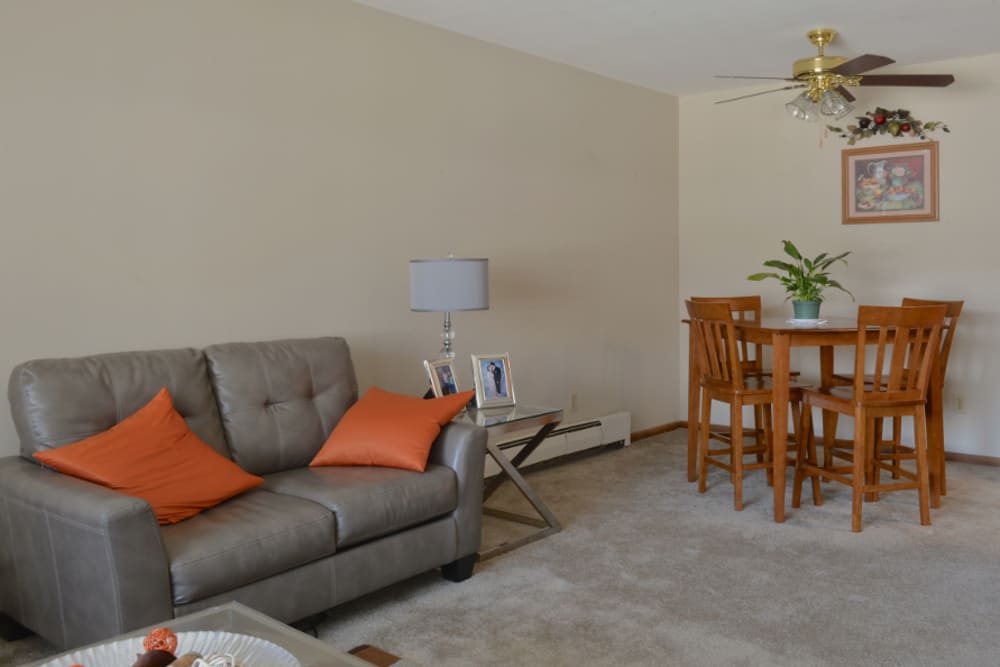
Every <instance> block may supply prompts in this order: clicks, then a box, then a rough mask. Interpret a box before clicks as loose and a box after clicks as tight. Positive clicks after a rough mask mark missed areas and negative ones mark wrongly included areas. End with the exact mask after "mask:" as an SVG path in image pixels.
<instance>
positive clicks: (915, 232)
mask: <svg viewBox="0 0 1000 667" xmlns="http://www.w3.org/2000/svg"><path fill="white" fill-rule="evenodd" d="M998 68H1000V55H992V56H988V57H982V58H974V59H962V60H954V61H949V62H941V63H933V64H931V65H924V66H921V67H916V68H911V71H923V72H952V73H954V74H955V76H956V78H957V82H956V83H955V84H953V85H952V86H951V87H949V88H945V89H919V88H917V89H914V88H903V89H898V90H892V89H890V88H881V89H876V88H869V89H862V90H861V92H860V93H859V94H858V102H857V104H858V109H859V110H861V111H863V110H865V109H872V108H874V107H875V106H878V105H880V106H884V107H887V108H898V107H903V108H906V109H909V110H910V111H911V112H912V113H913V114H914V115H915V116H916V117H917V118H920V119H921V120H925V121H926V120H942V121H945V122H947V123H948V124H949V125H950V126H951V127H952V129H953V132H952V133H951V134H944V135H942V134H940V133H937V134H936V135H935V134H932V135H930V136H931V137H932V138H935V139H939V140H940V174H941V179H940V183H941V221H940V222H931V223H908V224H876V225H842V224H841V223H840V216H841V210H840V195H841V184H840V180H841V179H840V169H841V167H840V153H841V149H842V148H843V147H844V146H845V142H846V140H843V139H839V138H837V137H836V136H832V135H831V136H830V137H828V138H826V139H825V141H824V145H823V147H822V148H821V147H820V146H819V140H820V136H821V134H820V133H821V130H820V128H819V127H817V126H816V125H811V124H805V123H801V122H797V121H795V120H793V119H791V118H790V117H788V116H787V115H786V114H785V111H784V109H783V105H784V103H785V102H787V101H788V100H789V99H791V98H792V97H793V94H792V92H783V93H775V94H773V95H767V96H762V97H758V98H752V99H748V100H744V101H741V102H734V103H731V104H725V105H718V106H716V105H713V104H712V103H713V102H714V101H715V100H718V99H723V98H725V97H729V96H731V95H729V94H719V93H716V94H711V95H699V96H692V97H684V98H682V99H681V150H680V165H681V176H680V192H681V204H680V211H681V212H680V246H681V248H682V250H683V252H682V253H681V259H680V271H681V277H680V296H681V297H682V299H681V302H680V305H679V310H678V313H680V309H682V308H683V298H684V297H687V296H690V295H695V294H699V295H712V294H745V293H755V292H758V291H759V293H761V294H763V296H764V299H765V306H766V309H767V310H768V311H769V312H770V313H772V314H789V316H790V305H788V304H784V303H782V301H783V299H784V293H783V291H782V289H781V287H780V285H778V284H777V283H776V282H770V283H750V282H747V281H746V280H745V278H746V276H747V275H748V274H750V273H753V272H755V271H757V270H758V269H759V267H760V262H762V261H763V260H765V259H771V258H774V257H779V256H780V255H781V252H782V251H781V245H780V242H781V240H782V239H784V238H788V239H792V240H793V241H794V242H795V243H796V244H798V245H799V246H800V248H802V249H804V250H805V251H807V252H808V253H809V254H818V253H819V252H822V251H841V250H851V251H852V255H851V257H850V258H849V259H850V266H849V267H848V268H843V267H842V268H838V269H837V273H836V276H837V277H838V278H840V279H841V281H842V282H843V283H844V284H845V285H846V286H847V287H848V288H849V289H850V290H851V291H852V292H854V294H855V295H856V296H857V297H858V302H859V303H871V304H895V303H898V301H899V298H900V297H902V296H917V297H927V298H963V299H965V302H966V305H965V312H964V314H963V316H962V321H961V325H960V326H959V330H958V334H957V337H956V342H955V347H954V349H953V352H952V360H951V362H950V366H949V369H948V382H947V387H946V392H945V399H946V401H947V408H946V409H947V413H946V429H947V432H946V443H947V447H948V449H949V450H954V451H961V452H968V453H973V454H984V455H990V456H1000V441H998V440H997V439H996V438H995V437H991V436H992V434H995V433H996V432H997V431H998V429H1000V412H998V411H997V409H996V406H997V397H996V393H995V384H996V383H995V378H996V377H997V375H998V373H1000V362H998V359H1000V356H998V355H997V354H996V352H995V340H996V332H997V331H998V330H1000V289H998V286H997V285H998V278H1000V261H998V244H1000V231H998V227H997V224H998V216H997V195H998V187H997V185H996V184H995V183H994V182H993V179H994V174H996V173H997V156H998V155H1000V132H998V131H997V130H996V128H995V127H993V124H994V120H993V119H995V118H996V117H997V116H998V115H1000V83H998V80H997V77H996V71H997V70H998ZM761 89H762V88H761V87H755V88H751V89H747V90H745V91H727V93H729V92H731V93H733V95H736V94H740V92H752V91H754V90H761ZM877 143H879V142H872V141H865V142H863V143H862V144H859V147H860V146H862V145H877ZM881 143H889V142H886V141H882V142H881ZM893 143H901V142H899V141H898V140H897V141H895V142H893ZM856 305H857V304H855V303H852V302H851V300H850V297H848V296H846V295H843V294H840V293H832V294H830V295H829V300H828V301H827V302H826V303H824V304H823V312H824V313H827V314H853V313H854V310H855V308H856ZM679 347H680V350H681V355H680V362H681V367H682V368H683V369H684V370H683V371H682V374H681V376H680V377H679V378H678V386H679V387H686V366H687V340H686V337H685V338H684V340H681V341H680V344H679ZM839 357H840V359H841V361H844V362H847V363H848V364H850V360H851V358H852V355H851V354H850V353H841V354H840V355H839ZM794 362H795V363H796V365H797V366H798V367H799V368H800V369H802V370H803V371H805V372H809V371H813V375H815V374H816V373H815V371H816V370H817V369H818V361H817V356H816V355H815V353H813V352H806V353H803V354H800V355H798V359H797V360H794ZM682 394H683V392H682ZM959 396H961V397H963V398H964V400H965V403H966V408H965V411H964V413H962V414H959V413H957V412H956V411H955V407H956V399H957V397H959ZM685 399H686V395H682V396H681V412H683V411H684V410H685V409H686V406H685ZM716 416H717V418H718V419H719V420H720V421H725V419H726V418H725V416H724V415H722V414H718V415H716Z"/></svg>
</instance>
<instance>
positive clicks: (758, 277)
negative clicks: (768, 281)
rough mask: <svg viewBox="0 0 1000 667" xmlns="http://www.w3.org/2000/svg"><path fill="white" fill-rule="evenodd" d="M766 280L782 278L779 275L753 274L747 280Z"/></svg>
mask: <svg viewBox="0 0 1000 667" xmlns="http://www.w3.org/2000/svg"><path fill="white" fill-rule="evenodd" d="M764 278H777V279H778V280H781V276H779V275H778V274H777V273H751V274H750V275H749V276H747V280H763V279H764Z"/></svg>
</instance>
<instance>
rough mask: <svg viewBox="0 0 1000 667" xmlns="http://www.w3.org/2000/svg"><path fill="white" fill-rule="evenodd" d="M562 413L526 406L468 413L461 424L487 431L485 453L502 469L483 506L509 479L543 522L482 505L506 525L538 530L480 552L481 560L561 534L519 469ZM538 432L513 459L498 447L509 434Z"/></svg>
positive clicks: (488, 488) (492, 481)
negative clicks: (532, 527) (469, 423)
mask: <svg viewBox="0 0 1000 667" xmlns="http://www.w3.org/2000/svg"><path fill="white" fill-rule="evenodd" d="M562 418H563V412H562V410H559V409H557V408H542V407H532V406H527V405H515V406H512V407H508V408H483V409H478V410H477V409H471V408H470V409H469V410H468V411H467V412H466V414H465V415H463V416H462V417H460V418H459V419H460V420H465V421H468V422H472V423H474V424H476V425H477V426H484V427H486V431H487V435H488V437H487V440H486V453H487V454H489V455H490V456H491V457H493V460H494V461H496V464H497V465H498V466H500V474H498V475H497V476H495V477H493V478H492V479H490V480H488V481H487V482H486V486H485V487H484V489H483V502H484V503H485V502H486V501H487V500H488V499H489V497H490V496H492V495H493V494H494V493H496V491H497V489H499V488H500V486H501V485H502V484H503V483H504V482H505V481H507V480H508V479H509V480H510V481H511V482H513V484H514V486H516V487H517V490H518V491H519V492H520V493H521V495H523V496H524V497H525V499H526V500H527V501H528V502H529V503H531V506H532V507H534V508H535V511H536V512H538V514H539V516H541V517H542V518H541V519H537V518H535V517H531V516H525V515H523V514H516V513H514V512H507V511H504V510H499V509H494V508H492V507H487V506H486V505H485V504H484V505H483V514H486V515H489V516H495V517H498V518H501V519H506V520H507V521H516V522H518V523H523V524H527V525H529V526H535V527H537V528H539V530H537V531H535V532H533V533H531V534H529V535H525V536H524V537H520V538H518V539H515V540H511V541H509V542H504V543H502V544H499V545H497V546H495V547H490V548H489V549H485V550H483V551H480V552H479V560H486V559H488V558H493V557H494V556H499V555H500V554H503V553H507V552H508V551H510V550H512V549H517V548H518V547H522V546H524V545H525V544H529V543H531V542H534V541H536V540H540V539H542V538H543V537H547V536H549V535H552V534H554V533H558V532H559V531H560V530H562V524H560V523H559V519H557V518H556V516H555V514H553V513H552V510H550V509H549V508H548V506H547V505H546V504H545V503H544V502H542V499H541V498H539V497H538V494H537V493H535V490H534V489H532V488H531V486H530V485H529V484H528V482H527V480H525V479H524V476H523V475H522V474H521V473H520V470H519V467H520V466H521V465H522V464H523V463H524V461H525V460H526V459H527V458H528V457H529V456H531V453H532V452H534V451H535V450H536V449H538V446H539V445H540V444H542V442H544V441H545V438H546V437H547V436H548V435H549V433H551V432H552V429H554V428H555V427H556V426H558V425H559V422H561V421H562ZM529 429H537V431H535V434H534V435H532V436H530V437H529V438H527V441H526V442H525V444H524V447H523V448H522V449H521V451H519V452H518V453H517V454H516V455H515V456H514V458H513V459H510V458H507V455H506V454H504V452H503V450H502V449H501V448H500V446H499V444H498V443H497V439H498V438H499V437H500V436H502V435H505V434H507V433H512V432H515V431H527V430H529Z"/></svg>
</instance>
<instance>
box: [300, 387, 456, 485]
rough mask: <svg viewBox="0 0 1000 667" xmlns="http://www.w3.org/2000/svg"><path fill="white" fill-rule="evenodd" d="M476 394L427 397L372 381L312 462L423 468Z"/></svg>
mask: <svg viewBox="0 0 1000 667" xmlns="http://www.w3.org/2000/svg"><path fill="white" fill-rule="evenodd" d="M475 394H476V392H474V391H463V392H460V393H458V394H451V395H450V396H444V397H442V398H432V399H423V398H417V397H415V396H405V395H403V394H393V393H391V392H388V391H382V390H381V389H379V388H378V387H372V388H371V389H369V390H368V391H367V392H365V395H364V396H362V397H361V400H359V401H358V402H357V403H355V404H354V405H352V406H351V409H350V410H348V411H347V412H346V413H345V414H344V416H343V417H341V419H340V422H339V423H338V424H337V426H336V427H334V429H333V433H331V434H330V437H329V438H327V440H326V443H325V444H324V445H323V448H322V449H320V450H319V452H318V453H317V454H316V457H315V458H313V460H312V462H311V463H310V464H309V465H310V466H382V467H383V468H403V469H405V470H416V471H418V472H423V471H424V470H425V469H426V468H427V457H428V456H429V455H430V453H431V445H433V444H434V440H435V438H437V437H438V433H440V432H441V427H442V426H444V425H445V424H447V423H448V422H450V421H451V419H452V417H454V416H455V415H457V414H458V413H459V412H460V411H461V410H462V408H463V407H464V406H465V404H466V403H468V402H469V401H470V400H471V399H472V397H473V396H474V395H475Z"/></svg>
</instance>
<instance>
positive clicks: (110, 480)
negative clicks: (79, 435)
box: [34, 387, 264, 524]
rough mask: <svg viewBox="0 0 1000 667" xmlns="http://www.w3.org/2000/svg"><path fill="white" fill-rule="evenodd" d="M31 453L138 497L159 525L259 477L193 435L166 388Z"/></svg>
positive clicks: (260, 481)
mask: <svg viewBox="0 0 1000 667" xmlns="http://www.w3.org/2000/svg"><path fill="white" fill-rule="evenodd" d="M34 457H35V458H36V459H38V460H39V461H41V462H42V463H43V464H45V465H46V466H48V467H50V468H54V469H55V470H58V471H59V472H61V473H65V474H67V475H72V476H73V477H79V478H80V479H85V480H87V481H88V482H94V483H95V484H100V485H101V486H106V487H108V488H109V489H114V490H115V491H120V492H121V493H124V494H126V495H129V496H136V497H138V498H142V499H143V500H145V501H146V502H148V503H149V504H150V505H151V506H152V507H153V511H154V512H155V513H156V518H157V519H158V520H159V522H160V523H161V524H167V523H177V522H178V521H183V520H184V519H187V518H189V517H192V516H194V515H195V514H198V513H199V512H201V511H202V510H206V509H208V508H209V507H214V506H215V505H218V504H219V503H221V502H222V501H223V500H226V499H228V498H232V497H233V496H235V495H239V494H240V493H243V492H244V491H247V490H249V489H252V488H254V487H255V486H258V485H260V484H263V482H264V480H263V479H262V478H260V477H257V476H256V475H251V474H250V473H248V472H245V471H244V470H243V469H242V468H240V467H239V466H238V465H236V464H235V463H233V462H232V461H230V460H229V459H227V458H225V457H224V456H222V455H221V454H219V453H218V452H216V451H215V450H214V449H212V448H211V447H209V446H208V445H206V444H205V443H204V441H202V440H201V438H199V437H198V436H197V435H195V434H194V433H193V432H192V431H191V429H189V428H188V425H187V424H186V423H185V422H184V418H183V417H181V416H180V414H178V412H177V410H175V409H174V402H173V400H171V398H170V393H169V392H168V391H167V389H166V387H164V388H163V389H161V390H160V391H159V393H157V394H156V396H154V397H153V400H151V401H150V402H149V403H147V404H146V405H145V406H144V407H142V408H141V409H140V410H139V411H138V412H136V413H135V414H133V415H132V416H130V417H128V418H126V419H123V420H122V421H121V422H119V423H118V424H116V425H115V426H113V427H112V428H110V429H108V430H107V431H105V432H104V433H98V434H97V435H94V436H91V437H89V438H86V439H84V440H80V441H79V442H74V443H73V444H71V445H66V446H65V447H59V448H57V449H51V450H49V451H46V452H36V453H35V454H34Z"/></svg>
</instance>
